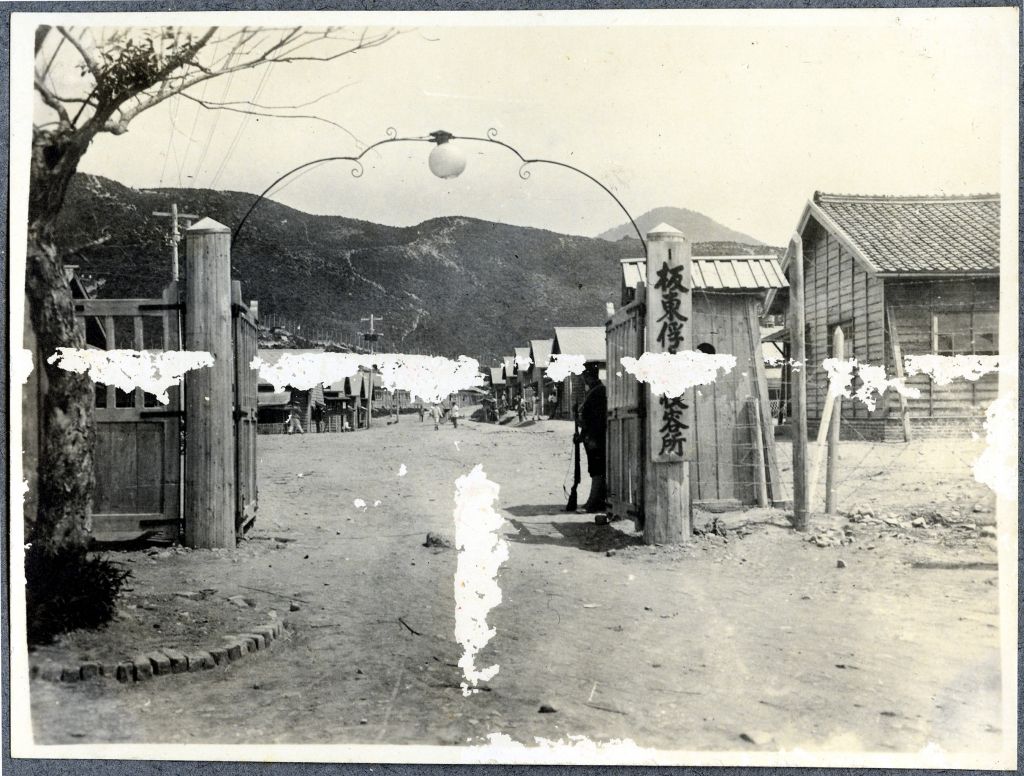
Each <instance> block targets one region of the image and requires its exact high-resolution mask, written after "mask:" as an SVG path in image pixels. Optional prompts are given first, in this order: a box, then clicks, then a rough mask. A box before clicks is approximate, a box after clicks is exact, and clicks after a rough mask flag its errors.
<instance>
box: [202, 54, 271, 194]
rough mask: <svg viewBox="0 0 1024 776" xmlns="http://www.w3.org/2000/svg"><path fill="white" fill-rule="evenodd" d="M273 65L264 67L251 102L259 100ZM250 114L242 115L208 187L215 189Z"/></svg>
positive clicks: (240, 137)
mask: <svg viewBox="0 0 1024 776" xmlns="http://www.w3.org/2000/svg"><path fill="white" fill-rule="evenodd" d="M273 67H274V63H273V62H271V63H270V64H269V65H267V67H266V68H265V69H264V71H263V78H261V79H260V82H259V84H258V85H257V87H256V92H255V93H254V94H253V96H252V102H254V103H255V102H257V101H258V100H259V98H260V95H261V94H262V93H263V88H264V87H265V86H266V85H267V79H268V78H269V77H270V71H271V70H272V69H273ZM250 116H251V114H249V113H246V114H245V115H244V116H243V117H242V121H241V123H240V124H239V125H238V129H237V130H235V136H234V138H233V139H232V140H231V145H230V146H228V151H227V153H226V154H224V157H223V158H222V159H221V160H220V166H219V167H218V168H217V171H216V172H215V173H214V175H213V179H212V180H211V181H210V183H209V187H210V188H211V189H215V188H216V187H217V182H218V181H219V180H220V176H221V175H222V174H223V173H224V170H225V169H227V163H228V161H229V160H230V159H231V156H232V154H234V153H235V149H236V148H237V147H238V141H239V140H241V139H242V133H243V132H244V131H245V128H246V125H247V124H248V123H249V118H250Z"/></svg>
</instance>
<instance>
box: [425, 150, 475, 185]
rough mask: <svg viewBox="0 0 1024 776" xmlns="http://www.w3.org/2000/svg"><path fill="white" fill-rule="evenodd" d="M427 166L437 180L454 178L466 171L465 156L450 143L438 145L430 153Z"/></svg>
mask: <svg viewBox="0 0 1024 776" xmlns="http://www.w3.org/2000/svg"><path fill="white" fill-rule="evenodd" d="M427 164H428V165H429V166H430V171H431V172H432V173H434V175H436V176H437V177H438V178H456V177H458V176H459V175H460V174H461V173H462V171H463V170H465V169H466V156H465V154H463V153H462V150H461V149H460V148H459V147H458V146H456V145H453V144H452V143H439V144H438V145H436V146H434V150H433V151H431V152H430V157H429V158H428V159H427Z"/></svg>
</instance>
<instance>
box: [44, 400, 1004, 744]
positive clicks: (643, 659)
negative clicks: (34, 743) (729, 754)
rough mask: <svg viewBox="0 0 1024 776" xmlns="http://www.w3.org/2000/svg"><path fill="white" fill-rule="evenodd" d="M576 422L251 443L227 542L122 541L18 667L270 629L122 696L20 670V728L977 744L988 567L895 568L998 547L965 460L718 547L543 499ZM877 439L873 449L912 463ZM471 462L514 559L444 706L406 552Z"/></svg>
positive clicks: (71, 738) (444, 510)
mask: <svg viewBox="0 0 1024 776" xmlns="http://www.w3.org/2000/svg"><path fill="white" fill-rule="evenodd" d="M571 433H572V429H571V426H570V425H569V424H566V423H560V422H541V423H539V424H536V425H530V426H527V427H524V428H521V429H508V428H503V427H493V426H485V425H480V424H475V423H465V424H463V425H461V426H460V428H459V429H458V430H453V429H452V428H451V427H450V426H447V427H445V428H443V429H442V430H441V431H437V432H435V431H434V430H433V427H432V425H431V424H430V423H420V421H419V420H418V419H416V418H414V417H411V416H403V418H402V420H401V422H400V423H399V424H397V425H393V426H384V425H383V423H382V424H381V425H380V426H378V427H375V428H374V429H372V430H371V431H369V432H362V433H354V434H324V435H306V436H304V437H287V436H271V437H260V440H259V441H260V462H259V471H260V482H261V485H260V499H261V507H260V514H259V518H258V521H257V526H256V529H255V530H254V532H253V533H252V535H251V536H250V538H249V539H247V540H246V541H245V542H243V543H242V545H241V546H240V548H239V549H238V550H236V551H232V552H203V551H195V552H171V551H166V550H165V551H160V552H157V553H149V554H147V553H145V552H133V553H121V554H119V557H120V559H121V560H123V561H125V562H127V563H129V565H130V566H131V567H132V568H133V569H134V572H135V575H134V579H133V583H132V584H133V590H132V591H131V592H130V593H129V594H128V595H127V597H126V599H125V602H124V607H123V608H122V614H121V616H120V618H119V620H118V621H117V622H116V623H114V624H113V625H112V626H111V628H110V629H109V630H108V631H107V632H106V633H99V634H72V635H70V636H69V637H68V638H66V639H65V640H64V641H63V643H62V644H60V645H57V646H54V647H48V648H45V649H41V650H40V651H39V652H38V653H37V654H36V656H35V658H36V659H39V658H41V657H47V656H49V657H53V658H56V659H61V658H62V657H63V658H66V657H67V656H69V655H70V656H72V657H79V658H85V657H103V656H105V657H108V658H109V657H111V656H110V655H109V650H110V648H111V644H119V643H122V642H123V640H125V639H133V640H134V641H135V642H136V643H135V644H134V646H135V647H136V649H133V650H132V652H131V653H129V655H126V656H130V654H132V653H135V652H139V651H145V649H146V648H147V647H157V646H179V645H178V644H175V643H172V642H173V641H174V640H175V639H178V640H183V641H188V640H189V639H193V640H194V641H196V643H200V642H202V640H203V638H206V640H207V643H208V641H209V637H210V636H211V635H214V636H215V635H216V634H217V633H221V632H238V628H239V624H240V623H244V622H251V623H256V622H262V621H265V620H266V618H267V617H268V616H270V614H269V612H270V611H271V610H273V612H274V613H275V616H277V617H278V618H282V619H284V620H285V621H286V623H287V624H288V627H289V631H290V634H291V635H290V638H288V639H287V640H285V641H281V642H278V643H275V645H274V646H273V648H272V649H271V650H269V651H267V652H265V653H257V654H256V655H253V656H250V658H248V659H246V660H244V661H241V662H239V663H237V664H232V665H230V666H228V667H226V668H217V669H214V670H210V671H205V672H202V673H200V674H189V675H182V676H174V677H161V678H156V679H154V680H152V681H149V682H146V683H140V684H138V685H119V684H117V683H116V682H113V681H94V682H82V683H79V684H74V685H63V684H55V683H49V682H44V681H40V680H34V681H33V682H32V707H33V716H34V725H35V731H36V736H37V740H38V741H39V742H41V743H44V742H48V743H58V742H59V743H81V742H87V741H124V742H161V743H172V742H174V743H189V742H196V743H199V742H203V743H243V742H251V743H314V742H315V743H374V742H388V743H428V744H463V743H467V742H470V741H474V742H476V741H480V740H482V738H483V737H484V736H486V735H487V734H489V733H493V732H503V733H506V734H508V735H510V736H511V737H512V738H513V739H516V740H519V741H523V742H528V743H529V742H532V740H533V737H534V736H542V737H545V738H549V739H558V738H560V737H562V736H566V735H568V734H579V735H586V736H589V737H590V738H592V739H595V740H601V739H610V738H623V737H628V738H632V739H633V740H635V741H636V742H637V743H638V744H639V745H641V746H651V747H658V748H670V749H706V750H722V749H727V750H735V749H742V748H749V749H751V750H755V749H769V750H774V749H778V748H786V749H792V748H795V747H802V748H805V749H809V750H821V749H830V750H845V751H851V750H853V751H857V750H871V751H894V752H895V751H918V750H920V749H921V748H922V747H924V746H925V745H926V744H929V743H930V742H932V743H937V744H938V745H940V746H941V747H942V748H943V749H945V750H947V751H992V750H996V749H998V748H999V742H1000V729H999V725H1000V716H999V709H1000V706H999V703H1000V694H999V652H998V619H997V587H996V585H995V578H996V573H995V571H993V570H990V569H987V568H985V567H984V566H982V568H980V569H962V568H957V569H942V568H920V567H915V566H914V565H912V563H911V562H912V561H915V560H918V561H921V560H925V561H929V562H931V561H936V560H940V561H956V560H964V559H969V560H981V561H983V562H988V563H994V561H995V553H994V549H993V547H992V543H991V540H989V539H986V538H985V537H984V536H982V535H981V534H982V531H983V526H982V523H983V522H985V521H984V520H982V518H987V522H991V521H992V519H993V517H992V515H991V512H990V510H991V502H990V500H988V499H987V498H986V496H985V494H984V491H983V489H981V488H980V486H976V485H975V484H973V483H972V482H971V480H970V474H969V471H968V470H967V469H966V467H965V466H964V467H961V466H959V464H957V463H956V461H955V460H954V459H952V458H948V459H943V461H944V463H943V465H942V466H934V465H933V466H931V467H928V466H924V465H920V464H921V461H918V464H919V465H918V467H917V468H918V469H919V470H920V471H919V472H918V473H917V474H915V473H914V472H912V471H910V470H909V469H906V468H904V469H903V470H902V473H894V474H892V475H891V477H897V478H900V477H901V478H903V480H906V482H904V481H903V480H899V481H898V482H897V481H896V480H892V481H888V480H887V477H889V476H890V475H885V476H874V477H872V476H871V472H867V471H865V472H863V478H862V479H863V481H858V482H853V481H851V482H850V483H848V484H849V492H848V493H847V494H846V495H845V496H844V498H847V499H850V498H853V497H854V494H856V498H858V499H860V500H861V501H862V502H863V503H865V504H869V505H870V504H871V503H873V504H874V512H875V513H876V514H874V515H873V516H872V517H871V518H870V519H865V518H860V519H856V520H854V521H852V522H851V521H846V520H841V521H838V522H835V521H833V522H831V523H829V524H828V526H821V525H819V526H816V532H815V535H822V536H825V537H826V538H825V539H823V540H822V541H821V543H822V544H825V545H826V546H823V547H821V546H818V545H817V544H816V543H814V542H809V541H807V537H806V536H801V535H798V534H795V533H793V532H792V531H790V530H788V529H787V528H784V527H782V526H783V525H784V520H781V519H780V515H779V514H778V513H774V512H772V511H767V512H751V513H746V514H740V515H725V516H719V517H720V518H721V522H720V524H721V525H724V526H727V527H728V526H732V528H733V529H732V530H727V531H726V536H725V538H722V537H720V536H716V535H713V534H712V535H708V536H705V537H703V538H699V539H697V540H695V541H694V542H693V543H692V544H691V545H690V546H688V547H686V548H685V549H682V550H670V549H667V548H647V547H642V546H638V539H637V538H636V537H635V536H631V535H629V534H627V533H625V532H624V531H623V530H617V528H612V527H598V526H595V525H593V522H592V517H590V516H587V515H575V514H572V515H566V514H565V513H564V512H562V511H561V509H562V506H563V504H564V496H563V492H562V482H563V479H564V476H565V473H566V471H567V468H568V465H569V450H570V436H571ZM975 448H976V449H975ZM923 449H928V448H923ZM979 449H980V446H979V445H976V444H975V445H974V447H973V448H972V447H971V446H970V444H969V445H967V446H966V447H964V446H961V447H960V448H959V449H958V450H957V455H958V456H962V457H964V458H965V459H966V460H968V461H969V460H971V459H972V458H973V456H974V455H976V453H977V451H978V450H979ZM847 450H849V452H846V451H847ZM866 450H867V448H866V447H865V448H863V449H861V448H856V446H855V445H850V446H849V447H848V448H847V447H844V455H850V456H851V459H850V460H851V462H852V461H853V460H854V459H855V458H856V457H857V456H860V455H861V454H862V453H863V452H864V451H866ZM888 450H889V452H885V451H883V452H882V453H879V452H877V451H876V452H875V453H874V455H875V457H876V458H877V457H878V456H879V455H890V456H896V455H900V456H910V457H909V458H907V459H906V460H907V461H908V462H910V461H912V460H913V459H914V458H915V457H918V458H919V456H918V455H917V450H916V449H912V448H908V447H906V446H891V447H889V448H888ZM787 455H788V451H786V450H785V449H783V450H781V451H780V457H781V459H782V460H786V457H787ZM923 455H925V457H926V458H927V457H928V455H933V454H932V453H925V454H923ZM477 463H483V465H484V469H485V471H486V473H487V475H488V477H489V478H490V479H491V480H493V481H495V482H497V483H499V484H500V485H501V493H500V499H499V502H500V503H499V506H500V508H501V510H503V515H504V516H505V517H506V518H507V521H508V522H507V526H506V531H505V534H506V538H507V539H508V541H509V542H510V544H511V553H510V558H509V560H508V562H507V563H506V564H505V565H504V566H503V568H502V570H501V573H500V575H499V582H500V584H501V587H502V591H503V596H504V600H503V602H502V604H501V605H500V606H499V607H497V608H496V609H495V610H494V611H493V612H492V613H491V615H490V617H489V622H490V623H491V624H492V625H494V626H495V627H496V629H497V635H496V636H495V638H494V639H493V640H492V642H491V644H490V645H489V646H488V647H487V648H486V649H485V650H484V652H483V653H481V655H480V657H479V659H478V661H477V664H478V665H481V666H486V665H490V664H491V663H498V664H499V665H500V667H501V668H500V672H499V673H498V674H497V676H496V677H495V678H494V679H493V680H492V681H490V682H489V683H488V691H486V692H481V693H479V694H477V695H474V696H472V697H469V698H465V697H463V696H462V693H461V691H460V689H459V683H460V681H461V675H460V672H459V669H458V668H457V667H456V666H455V664H456V663H457V661H458V659H459V656H460V654H461V650H460V648H459V646H458V644H457V643H456V642H455V640H454V638H453V635H452V634H453V627H454V612H453V596H452V579H453V574H454V570H455V563H456V554H455V551H453V550H450V549H449V550H445V549H429V548H426V547H424V546H423V541H424V537H425V536H426V534H427V532H428V531H436V532H441V533H446V534H448V535H451V534H452V531H453V525H452V507H453V492H454V481H455V479H456V478H457V477H459V476H461V475H463V474H466V473H467V472H469V471H470V470H471V468H472V467H473V466H474V465H475V464H477ZM402 464H404V465H405V467H406V469H407V473H406V474H405V475H404V476H400V475H399V470H400V467H401V466H402ZM943 467H945V468H943ZM880 468H881V469H882V471H883V473H884V471H885V468H884V467H880ZM947 470H948V471H947ZM858 471H859V470H858ZM936 472H938V473H936ZM949 472H954V473H957V472H958V473H959V474H958V475H957V476H953V475H951V474H950V473H949ZM894 483H895V486H894ZM586 487H587V482H586V481H585V482H584V483H583V491H582V496H583V497H585V495H586ZM894 487H895V489H894ZM913 488H920V489H921V490H913ZM356 499H362V500H363V501H364V502H365V503H366V507H365V508H359V507H357V506H355V505H354V501H355V500H356ZM872 499H874V501H873V502H872ZM581 500H582V499H581ZM937 502H941V504H939V505H938V506H936V505H937ZM960 502H963V505H962V507H961V511H962V513H963V516H962V521H966V520H967V518H968V517H970V519H971V520H972V522H973V523H974V525H973V527H972V526H967V527H963V526H956V525H943V524H942V523H941V521H940V522H939V523H935V522H934V520H933V519H932V518H929V520H928V525H927V526H926V527H918V528H911V527H910V524H909V521H910V519H911V517H910V515H909V510H910V509H911V508H912V507H914V508H915V509H916V508H917V507H918V506H920V507H922V508H925V507H927V508H929V509H931V508H936V509H938V507H939V506H940V507H941V509H942V510H950V509H953V508H955V507H956V506H957V505H959V504H960ZM841 503H842V502H841ZM973 505H978V511H977V512H975V511H974V509H973ZM883 510H892V513H893V514H890V515H886V514H884V513H883ZM986 510H987V511H986ZM897 513H898V514H897ZM708 517H709V516H707V515H705V516H703V518H704V519H707V518H708ZM886 517H890V518H892V519H893V524H889V523H886V522H884V518H886ZM940 517H941V515H940ZM936 519H937V518H936ZM744 523H745V524H746V526H745V527H744V528H742V529H741V530H736V526H738V525H740V524H744ZM825 527H830V528H831V529H832V530H831V532H825V530H824V528H825ZM830 536H831V537H839V538H838V539H836V541H835V543H832V540H831V539H829V538H828V537H830ZM609 550H612V553H610V554H609V552H608V551H609ZM840 560H842V561H843V563H844V564H845V567H843V568H839V567H837V566H838V565H841V564H838V563H837V561H840ZM926 565H927V564H926ZM932 565H936V564H935V563H932ZM202 590H206V591H207V592H206V593H203V594H202V595H201V596H198V597H196V598H195V600H192V598H189V597H183V596H180V595H175V593H181V592H186V593H187V592H190V591H202ZM211 591H212V592H211ZM233 595H244V596H246V597H248V598H250V599H251V601H252V602H253V603H254V604H255V606H254V607H253V608H252V609H239V608H238V607H236V606H234V605H232V604H230V603H228V602H227V601H226V600H225V599H227V598H228V597H230V596H233ZM291 601H294V602H296V604H297V606H298V607H299V609H298V611H292V612H289V608H290V605H289V604H290V602H291ZM399 618H401V621H400V620H399ZM402 621H404V624H403V622H402ZM413 631H415V632H413ZM119 640H121V641H119ZM181 646H188V645H187V644H181ZM103 650H107V651H108V654H106V655H101V653H102V652H103ZM542 704H543V705H547V706H550V707H552V708H553V709H555V711H554V712H553V713H539V712H538V710H539V708H540V707H541V705H542ZM744 734H746V736H747V738H750V739H753V741H749V740H746V739H744V738H741V736H743V735H744ZM755 742H756V743H755Z"/></svg>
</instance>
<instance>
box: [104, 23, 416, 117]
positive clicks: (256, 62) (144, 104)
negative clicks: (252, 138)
mask: <svg viewBox="0 0 1024 776" xmlns="http://www.w3.org/2000/svg"><path fill="white" fill-rule="evenodd" d="M216 29H217V28H216V27H211V28H210V29H209V30H207V32H206V33H205V34H204V35H203V37H202V39H201V41H202V44H203V45H204V46H205V45H207V44H208V43H209V41H210V39H211V37H212V34H213V32H214V31H215V30H216ZM300 30H301V28H295V29H293V30H289V31H288V32H287V33H286V34H285V35H284V36H282V38H281V39H280V40H279V41H277V42H276V43H274V44H272V45H271V46H270V48H268V49H267V50H265V51H263V52H262V53H260V54H258V55H255V56H253V57H251V58H247V59H245V60H244V61H242V62H237V63H236V64H234V65H230V66H226V67H222V68H221V69H219V70H211V69H210V68H208V67H205V66H203V65H201V64H200V63H199V62H197V61H195V60H190V61H189V63H190V64H192V65H193V66H195V67H196V68H198V69H199V70H200V72H199V73H197V74H195V75H192V76H185V75H182V76H179V77H175V78H172V79H171V81H175V83H173V85H170V86H169V87H168V89H167V90H166V91H162V90H158V91H157V92H155V93H150V92H148V91H146V90H142V91H140V92H138V93H137V95H133V96H140V102H139V104H138V105H136V106H135V107H134V108H131V109H128V110H121V111H119V112H120V118H119V119H118V120H116V121H115V120H109V121H105V122H104V124H103V125H102V126H101V128H100V131H103V132H110V133H112V134H122V133H124V132H126V131H127V125H128V123H129V122H130V121H131V120H132V119H134V118H135V117H136V116H137V115H139V114H140V113H142V112H143V111H146V110H149V109H150V108H152V107H154V106H155V105H158V104H159V103H161V102H163V101H164V100H165V99H167V98H168V97H170V96H171V95H173V94H184V92H185V90H187V89H189V88H191V87H193V86H196V85H197V84H200V83H203V82H204V81H208V80H211V79H213V78H219V77H221V76H224V75H229V74H231V73H235V72H239V71H241V70H251V69H254V68H257V67H261V66H263V65H270V64H286V63H289V62H332V61H334V60H336V59H339V58H341V57H343V56H347V55H349V54H354V53H356V52H358V51H361V50H363V49H368V48H375V47H377V46H380V45H383V44H384V43H386V42H387V41H389V40H391V39H392V38H394V37H395V36H396V35H398V34H399V31H397V30H395V29H388V30H385V31H384V32H382V33H380V34H379V35H376V36H374V37H373V38H369V39H367V38H365V36H364V37H363V38H361V39H360V42H359V43H357V44H356V45H354V46H350V47H348V48H345V49H344V50H342V51H338V52H335V53H333V54H325V55H323V56H302V57H300V56H288V55H287V54H286V53H284V52H282V53H281V54H279V55H278V56H272V54H273V52H275V51H280V49H281V47H282V46H283V45H287V43H288V41H291V40H294V37H295V35H294V33H297V32H298V31H300ZM317 39H318V40H325V39H326V38H324V37H323V35H320V36H318V37H317ZM198 48H201V46H199V47H198ZM198 48H197V50H198ZM181 64H184V62H181V63H178V64H176V65H175V68H176V67H179V66H180V65H181ZM166 80H167V79H166V78H165V79H164V81H166ZM141 95H145V98H142V97H141ZM322 120H325V119H322ZM325 121H326V120H325ZM328 123H333V122H330V121H328ZM335 126H339V128H341V129H343V130H344V131H346V132H347V131H348V130H345V128H344V127H340V125H335Z"/></svg>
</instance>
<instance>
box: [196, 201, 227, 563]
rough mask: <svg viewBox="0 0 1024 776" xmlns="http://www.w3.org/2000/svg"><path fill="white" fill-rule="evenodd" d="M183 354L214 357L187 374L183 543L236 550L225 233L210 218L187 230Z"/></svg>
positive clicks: (219, 225)
mask: <svg viewBox="0 0 1024 776" xmlns="http://www.w3.org/2000/svg"><path fill="white" fill-rule="evenodd" d="M185 348H186V349H187V350H198V351H206V352H207V353H210V354H212V355H213V366H212V367H209V368H204V369H194V370H192V371H191V372H188V373H187V374H186V375H185V388H186V391H185V505H184V513H185V544H186V545H188V546H189V547H201V548H207V549H209V548H215V547H234V546H235V503H234V501H235V442H234V439H235V437H234V429H233V426H232V419H231V412H232V409H233V402H234V396H233V390H232V389H233V385H234V380H233V369H234V364H233V361H234V350H233V347H232V342H231V230H230V229H228V228H227V227H226V226H224V225H223V224H220V223H217V222H216V221H214V220H213V219H210V218H204V219H202V220H201V221H199V222H197V223H196V224H194V225H193V226H191V227H189V228H188V229H187V230H186V231H185Z"/></svg>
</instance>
